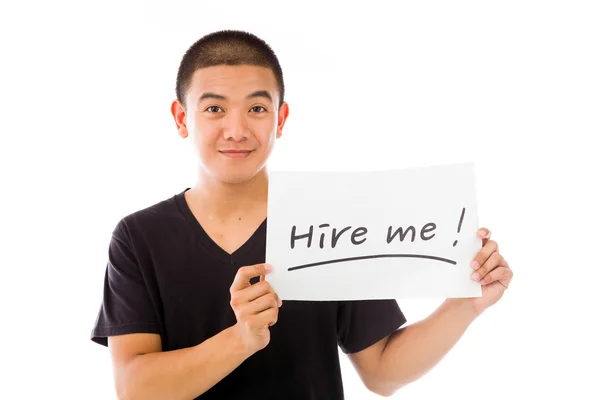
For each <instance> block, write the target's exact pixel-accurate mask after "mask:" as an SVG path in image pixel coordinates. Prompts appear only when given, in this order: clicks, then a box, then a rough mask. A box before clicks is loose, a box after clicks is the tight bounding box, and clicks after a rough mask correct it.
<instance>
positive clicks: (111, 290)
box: [91, 220, 160, 346]
mask: <svg viewBox="0 0 600 400" xmlns="http://www.w3.org/2000/svg"><path fill="white" fill-rule="evenodd" d="M159 332H160V331H159V324H158V322H157V318H156V313H155V309H154V307H153V304H152V302H151V299H150V295H149V292H148V288H147V285H146V283H145V280H144V277H143V274H142V270H141V269H140V265H139V262H138V259H137V257H136V255H135V252H134V251H133V250H132V247H131V240H130V235H129V231H128V229H127V225H126V224H125V221H124V220H121V221H120V222H119V223H118V224H117V226H116V228H115V229H114V231H113V233H112V237H111V240H110V244H109V248H108V263H107V266H106V273H105V276H104V291H103V298H102V303H101V305H100V311H99V312H98V316H97V319H96V323H95V325H94V328H93V329H92V335H91V339H92V340H93V341H94V342H96V343H98V344H101V345H104V346H108V339H107V337H108V336H114V335H123V334H128V333H157V334H159Z"/></svg>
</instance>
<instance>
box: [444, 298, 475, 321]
mask: <svg viewBox="0 0 600 400" xmlns="http://www.w3.org/2000/svg"><path fill="white" fill-rule="evenodd" d="M472 300H473V299H471V298H450V299H446V300H445V301H444V304H445V305H446V307H447V308H448V309H450V310H452V311H453V312H455V313H458V314H459V315H460V316H461V317H464V319H465V320H466V321H468V322H472V321H474V320H475V319H477V317H479V315H480V314H481V313H480V312H479V311H477V309H476V308H475V306H474V305H473V301H472Z"/></svg>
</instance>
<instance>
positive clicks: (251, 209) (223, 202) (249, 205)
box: [188, 167, 268, 221]
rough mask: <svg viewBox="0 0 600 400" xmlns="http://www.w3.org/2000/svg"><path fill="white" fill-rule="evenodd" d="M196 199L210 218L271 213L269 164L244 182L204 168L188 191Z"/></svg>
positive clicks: (192, 199) (227, 218)
mask: <svg viewBox="0 0 600 400" xmlns="http://www.w3.org/2000/svg"><path fill="white" fill-rule="evenodd" d="M188 194H189V198H190V199H191V201H192V202H194V203H196V204H198V205H199V206H201V207H202V209H204V210H205V212H207V213H208V215H209V218H211V219H213V218H216V219H219V220H221V221H227V220H230V219H233V218H236V219H237V218H238V217H245V216H247V215H249V214H256V213H259V214H264V217H263V218H266V216H267V195H268V174H267V169H266V167H265V168H263V169H262V170H261V171H260V172H259V173H258V174H257V175H256V176H255V177H254V178H252V179H251V180H249V181H246V182H243V183H235V184H233V183H223V182H219V181H217V180H215V179H214V178H213V177H211V176H209V175H207V174H205V173H203V172H200V173H199V174H198V179H197V181H196V184H195V185H194V187H193V188H191V189H190V190H189V191H188Z"/></svg>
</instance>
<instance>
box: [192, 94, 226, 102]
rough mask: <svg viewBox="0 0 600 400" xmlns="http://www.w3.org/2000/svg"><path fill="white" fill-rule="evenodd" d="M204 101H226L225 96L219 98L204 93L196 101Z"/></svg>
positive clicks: (216, 95)
mask: <svg viewBox="0 0 600 400" xmlns="http://www.w3.org/2000/svg"><path fill="white" fill-rule="evenodd" d="M204 99H217V100H226V98H225V96H221V95H220V94H216V93H212V92H205V93H202V96H200V98H199V99H198V102H201V101H202V100H204Z"/></svg>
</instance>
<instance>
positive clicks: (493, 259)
mask: <svg viewBox="0 0 600 400" xmlns="http://www.w3.org/2000/svg"><path fill="white" fill-rule="evenodd" d="M503 265H504V257H502V255H501V254H500V253H498V252H497V251H495V252H494V253H492V255H491V256H490V257H489V258H488V259H487V260H486V262H485V263H483V265H482V266H481V267H480V268H478V269H476V270H475V272H473V274H471V278H473V280H475V281H479V280H481V279H482V278H484V277H485V276H486V275H487V274H489V273H490V272H491V271H492V270H494V268H496V267H498V266H503Z"/></svg>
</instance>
